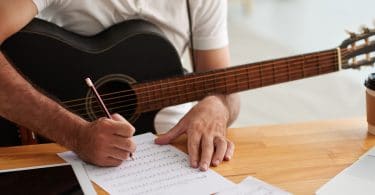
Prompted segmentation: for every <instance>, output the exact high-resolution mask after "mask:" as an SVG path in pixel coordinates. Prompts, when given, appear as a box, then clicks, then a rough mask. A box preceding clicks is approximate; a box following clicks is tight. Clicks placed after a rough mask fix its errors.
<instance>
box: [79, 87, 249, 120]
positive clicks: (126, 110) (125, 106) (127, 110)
mask: <svg viewBox="0 0 375 195" xmlns="http://www.w3.org/2000/svg"><path fill="white" fill-rule="evenodd" d="M242 84H245V85H242ZM233 85H236V86H240V87H244V86H245V87H246V86H247V82H241V83H238V84H233ZM228 86H229V85H228ZM198 91H199V90H198ZM201 91H202V90H201ZM164 99H165V98H164ZM160 100H162V99H160ZM160 100H157V101H160ZM146 103H147V102H146ZM134 105H137V104H130V105H122V106H119V107H114V108H109V110H111V111H113V110H115V109H120V108H127V107H130V106H134ZM130 111H132V112H133V111H135V109H134V108H132V109H124V110H118V111H116V112H130ZM93 113H94V114H95V115H97V114H99V113H102V110H101V109H99V110H96V111H94V112H93ZM80 115H81V116H82V117H83V116H88V114H86V113H85V114H82V113H81V114H80ZM122 115H123V116H124V117H126V116H132V115H133V114H122Z"/></svg>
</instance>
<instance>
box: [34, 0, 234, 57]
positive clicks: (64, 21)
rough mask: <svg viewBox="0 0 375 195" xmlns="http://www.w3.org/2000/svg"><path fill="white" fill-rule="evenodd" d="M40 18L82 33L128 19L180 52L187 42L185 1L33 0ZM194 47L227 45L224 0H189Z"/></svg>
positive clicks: (97, 31) (214, 47) (92, 31)
mask: <svg viewBox="0 0 375 195" xmlns="http://www.w3.org/2000/svg"><path fill="white" fill-rule="evenodd" d="M33 1H34V3H35V5H36V6H37V8H38V11H39V15H38V17H39V18H42V19H45V20H47V21H50V22H53V23H55V24H57V25H59V26H61V27H63V28H65V29H67V30H69V31H72V32H75V33H78V34H81V35H93V34H96V33H99V32H100V31H102V30H104V29H106V28H108V27H110V26H112V25H113V24H116V23H119V22H122V21H124V20H129V19H144V20H147V21H149V22H151V23H153V24H155V25H157V26H158V27H159V28H160V29H161V30H162V31H163V32H164V34H165V35H166V36H167V38H168V39H169V40H170V41H171V42H172V43H173V44H174V46H175V48H176V49H177V51H178V52H179V54H180V55H182V54H183V52H184V51H185V49H186V48H187V46H188V45H189V38H190V35H189V34H190V32H189V20H188V13H187V7H186V5H187V0H33ZM190 5H191V16H192V21H193V35H194V36H193V39H194V40H193V44H194V47H195V49H199V50H209V49H218V48H222V47H224V46H226V45H227V44H228V35H227V18H226V17H227V0H190Z"/></svg>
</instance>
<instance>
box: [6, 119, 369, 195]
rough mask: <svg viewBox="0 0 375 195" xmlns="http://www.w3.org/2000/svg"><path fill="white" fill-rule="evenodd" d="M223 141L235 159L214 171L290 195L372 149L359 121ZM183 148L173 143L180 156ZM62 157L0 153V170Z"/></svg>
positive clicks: (45, 152) (234, 134)
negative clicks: (232, 148)
mask: <svg viewBox="0 0 375 195" xmlns="http://www.w3.org/2000/svg"><path fill="white" fill-rule="evenodd" d="M229 137H230V139H232V140H233V141H234V142H235V144H236V153H235V156H234V158H233V159H232V160H231V161H230V162H226V163H224V164H222V165H220V166H219V167H217V168H214V170H215V171H217V172H219V173H220V174H222V175H223V176H225V177H226V178H228V179H230V180H232V181H234V182H236V183H238V182H240V181H241V180H242V179H244V178H245V177H247V176H249V175H251V176H255V177H257V178H259V179H261V180H264V181H266V182H268V183H270V184H273V185H275V186H278V187H280V188H282V189H285V190H287V191H289V192H292V193H294V194H314V192H315V191H316V190H317V189H318V188H319V187H320V186H322V185H323V184H324V183H326V182H327V181H328V180H329V179H331V178H332V177H333V176H335V175H336V174H338V173H339V172H340V171H341V170H343V169H344V168H345V167H347V166H349V165H350V164H352V163H353V162H354V161H356V160H357V159H358V157H359V156H361V155H362V154H363V153H364V152H365V151H366V150H368V149H369V148H371V147H372V146H374V145H375V136H374V135H370V134H367V123H366V121H365V119H364V118H357V119H348V120H334V121H317V122H308V123H299V124H286V125H272V126H255V127H247V128H236V129H231V130H230V133H229ZM185 144H186V139H185V138H181V139H179V140H178V141H176V143H174V145H175V146H177V147H178V148H180V149H182V150H183V151H186V146H185ZM63 151H65V149H64V148H63V147H61V146H59V145H57V144H44V145H33V146H19V147H8V148H0V169H8V168H19V167H26V166H35V165H45V164H52V163H61V162H63V160H61V159H60V158H59V157H58V156H57V155H56V153H57V152H63ZM96 189H97V190H98V191H99V192H100V193H103V191H101V190H100V189H99V188H98V187H97V186H96Z"/></svg>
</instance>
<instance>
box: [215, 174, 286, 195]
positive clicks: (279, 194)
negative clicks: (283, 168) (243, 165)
mask: <svg viewBox="0 0 375 195" xmlns="http://www.w3.org/2000/svg"><path fill="white" fill-rule="evenodd" d="M216 195H291V193H289V192H287V191H284V190H282V189H280V188H277V187H275V186H272V185H270V184H268V183H265V182H263V181H261V180H258V179H256V178H254V177H251V176H249V177H247V178H246V179H244V180H242V181H241V183H239V184H237V186H235V187H233V188H230V189H227V190H224V191H222V192H220V193H217V194H216Z"/></svg>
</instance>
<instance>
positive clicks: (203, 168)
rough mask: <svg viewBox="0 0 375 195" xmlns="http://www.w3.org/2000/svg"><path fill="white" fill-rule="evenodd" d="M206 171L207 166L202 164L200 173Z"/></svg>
mask: <svg viewBox="0 0 375 195" xmlns="http://www.w3.org/2000/svg"><path fill="white" fill-rule="evenodd" d="M207 169H208V165H207V163H203V164H202V165H201V171H207Z"/></svg>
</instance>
